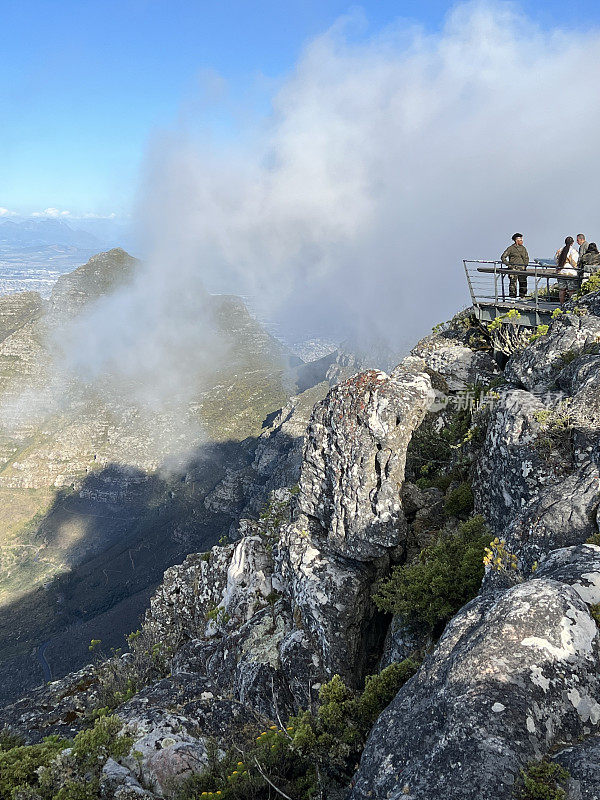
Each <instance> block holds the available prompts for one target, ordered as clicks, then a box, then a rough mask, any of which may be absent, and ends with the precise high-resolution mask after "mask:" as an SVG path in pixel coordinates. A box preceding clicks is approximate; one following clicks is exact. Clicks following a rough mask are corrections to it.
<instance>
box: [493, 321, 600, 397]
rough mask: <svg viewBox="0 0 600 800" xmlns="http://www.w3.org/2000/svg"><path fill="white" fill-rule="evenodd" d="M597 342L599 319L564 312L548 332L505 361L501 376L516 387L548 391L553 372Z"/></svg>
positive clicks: (599, 336)
mask: <svg viewBox="0 0 600 800" xmlns="http://www.w3.org/2000/svg"><path fill="white" fill-rule="evenodd" d="M598 342H600V318H599V317H597V316H595V315H593V314H589V313H588V314H584V315H579V314H575V313H566V314H562V315H561V316H559V317H558V319H556V320H554V321H553V322H552V325H551V327H550V330H549V332H548V333H547V334H546V335H545V336H541V337H540V338H539V339H537V340H536V341H535V342H533V343H532V344H530V345H528V346H527V347H525V348H524V349H523V350H519V351H518V352H517V353H515V354H514V355H513V356H511V358H510V359H509V361H508V363H507V365H506V368H505V371H504V374H505V377H506V378H507V380H509V381H510V382H511V383H514V384H516V385H517V386H523V387H524V388H525V389H527V390H529V391H530V392H531V391H536V392H542V391H547V390H548V389H551V388H552V387H553V386H554V384H555V381H556V376H557V373H558V372H560V370H561V369H562V368H563V367H564V366H565V364H566V363H567V360H568V359H569V358H572V357H573V355H578V354H581V353H583V351H584V350H585V349H586V348H588V347H590V346H591V345H594V344H596V343H598Z"/></svg>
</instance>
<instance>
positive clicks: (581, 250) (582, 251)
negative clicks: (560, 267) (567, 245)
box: [577, 233, 589, 261]
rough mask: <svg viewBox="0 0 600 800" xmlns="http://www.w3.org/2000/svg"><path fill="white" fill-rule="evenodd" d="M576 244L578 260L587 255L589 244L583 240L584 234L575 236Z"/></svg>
mask: <svg viewBox="0 0 600 800" xmlns="http://www.w3.org/2000/svg"><path fill="white" fill-rule="evenodd" d="M577 244H578V245H579V260H580V261H581V259H582V257H583V256H584V255H585V254H586V253H587V251H588V247H589V244H588V243H587V242H586V240H585V233H578V234H577Z"/></svg>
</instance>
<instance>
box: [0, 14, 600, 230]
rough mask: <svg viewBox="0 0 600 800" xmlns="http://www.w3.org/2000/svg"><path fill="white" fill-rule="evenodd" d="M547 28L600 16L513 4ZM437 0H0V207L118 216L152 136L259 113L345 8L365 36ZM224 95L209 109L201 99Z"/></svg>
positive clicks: (232, 131) (227, 127)
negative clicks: (357, 15)
mask: <svg viewBox="0 0 600 800" xmlns="http://www.w3.org/2000/svg"><path fill="white" fill-rule="evenodd" d="M518 5H519V7H520V8H522V9H523V10H524V11H525V13H526V14H528V15H529V16H530V18H531V19H532V20H534V21H535V22H536V23H537V24H539V25H541V26H542V27H554V26H560V27H564V28H567V29H573V28H575V29H581V30H584V29H586V28H587V27H591V26H595V25H597V24H598V23H599V22H600V4H598V2H597V0H575V1H574V2H571V3H570V4H569V6H568V7H567V6H565V4H564V3H563V2H558V0H551V1H550V2H532V1H529V2H523V3H519V4H518ZM451 6H452V4H450V3H447V2H439V1H438V0H420V1H419V2H417V0H407V1H406V2H392V1H391V0H369V1H368V2H363V3H360V4H351V3H348V2H344V1H343V0H286V2H281V0H248V1H247V2H242V0H220V2H219V1H218V0H210V1H204V0H196V1H195V2H194V1H193V0H186V2H181V0H118V2H115V1H114V0H93V1H92V0H76V1H75V2H72V1H69V0H62V2H56V1H55V2H40V1H39V0H38V2H31V1H28V0H23V2H18V3H17V2H13V0H0V12H1V19H2V26H1V28H0V52H1V53H2V62H3V69H2V82H1V85H0V207H3V208H6V209H10V210H14V211H16V212H18V213H21V214H29V213H32V212H34V211H39V210H41V209H44V208H47V207H54V208H58V209H68V210H70V211H71V213H73V214H85V213H96V214H109V213H112V212H116V213H117V214H119V215H122V214H126V213H127V212H128V211H129V209H130V205H131V202H132V199H133V197H134V195H135V190H136V185H137V181H138V173H139V169H140V164H141V161H142V159H143V155H144V152H145V150H146V148H147V146H148V142H149V141H150V140H151V137H152V136H153V134H154V133H155V132H156V131H158V130H160V129H162V128H170V127H173V126H176V125H177V124H178V119H179V120H181V118H182V116H183V118H184V120H185V121H187V122H189V121H190V120H193V121H194V125H196V126H199V127H202V125H203V124H207V125H212V126H213V128H214V130H215V131H216V135H218V136H223V137H227V136H235V135H238V133H239V132H240V130H243V127H244V119H251V118H254V117H255V116H256V115H258V116H260V115H264V114H266V113H268V110H269V98H270V97H271V96H272V94H273V93H274V92H275V91H276V89H277V86H278V84H279V82H280V81H282V80H283V79H284V78H285V76H286V75H287V74H289V72H290V71H291V70H292V69H293V67H294V64H295V62H296V60H297V58H298V55H299V53H300V52H301V50H302V47H303V45H304V44H305V43H306V42H307V41H309V40H310V39H311V38H313V37H314V36H316V35H318V34H320V33H322V32H323V31H324V30H326V29H327V28H328V27H329V26H330V25H331V24H333V23H334V22H335V20H336V19H337V18H338V17H340V16H341V15H343V14H346V13H348V12H349V11H351V10H352V9H360V10H361V12H362V13H363V14H364V18H365V25H364V26H363V27H362V28H360V27H359V29H357V33H356V35H357V36H368V35H370V34H372V33H374V32H377V31H378V30H380V29H381V28H383V27H385V26H386V25H388V24H390V23H393V22H395V21H396V20H398V19H399V18H406V19H409V20H412V21H414V22H417V23H420V24H422V25H423V26H424V27H425V28H426V29H427V30H436V29H438V28H440V27H441V25H442V24H443V20H444V16H445V14H446V13H447V11H448V10H449V8H450V7H451ZM211 93H212V94H214V95H215V96H219V97H221V99H223V98H224V99H225V101H226V102H225V105H224V107H225V108H226V109H228V110H229V113H224V112H220V115H219V116H218V117H217V118H215V116H214V113H213V112H212V111H211V110H210V107H209V104H208V103H207V98H208V99H210V97H211Z"/></svg>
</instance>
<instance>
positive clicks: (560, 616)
mask: <svg viewBox="0 0 600 800" xmlns="http://www.w3.org/2000/svg"><path fill="white" fill-rule="evenodd" d="M599 655H600V642H599V633H598V628H597V626H596V624H595V622H594V620H593V619H592V617H591V616H590V614H589V611H588V608H587V606H586V604H585V603H584V602H583V601H582V599H581V597H580V596H579V594H578V593H577V591H575V589H574V588H572V587H571V586H568V585H565V584H562V583H559V582H557V581H555V580H550V579H534V580H530V581H528V582H526V583H524V584H521V585H519V586H515V587H513V588H511V589H509V590H507V591H505V592H498V593H495V594H491V595H489V596H487V597H479V598H476V599H475V600H473V601H471V603H469V604H468V605H467V606H465V607H464V608H463V609H462V610H461V611H460V612H459V613H458V614H457V616H456V617H455V618H454V619H453V620H452V621H451V622H450V623H449V625H448V626H447V628H446V630H445V632H444V634H443V636H442V638H441V640H440V642H439V644H438V647H437V649H436V650H435V652H434V653H433V655H432V656H431V657H429V658H428V659H427V661H426V662H425V664H424V665H423V666H422V668H421V669H420V671H419V672H418V673H417V675H416V676H415V677H414V678H412V679H411V680H410V681H409V682H408V683H407V684H405V685H404V687H403V688H402V689H401V690H400V692H399V693H398V695H397V696H396V698H395V699H394V700H393V701H392V703H391V704H390V706H388V708H387V709H386V710H385V711H384V712H383V714H382V715H381V716H380V718H379V719H378V720H377V722H376V723H375V726H374V728H373V730H372V732H371V735H370V737H369V740H368V742H367V745H366V748H365V751H364V753H363V756H362V759H361V764H360V769H359V771H358V774H357V776H356V778H355V781H354V787H353V789H352V791H351V792H350V795H349V798H351V800H366V798H369V797H371V798H372V797H381V798H383V797H385V798H389V800H400V798H409V800H410V798H413V800H417V798H418V800H430V799H431V800H434V798H435V800H437V799H438V798H439V797H444V798H445V800H446V799H447V800H480V798H482V797H485V798H494V800H508V799H509V798H511V797H512V793H513V787H514V782H515V780H516V778H517V776H518V774H519V770H520V768H521V767H522V766H524V765H525V764H526V763H527V762H528V761H530V760H534V759H539V758H541V757H542V756H544V755H545V754H546V753H547V752H548V751H549V750H550V749H551V748H552V747H553V746H555V745H556V744H558V743H561V742H575V741H576V740H577V738H578V737H580V736H582V735H588V734H590V733H593V732H594V731H596V730H597V729H598V724H599V723H600V705H599V704H598V702H597V699H596V698H597V697H598V691H599V689H600V677H599V676H598V670H597V663H598V657H599Z"/></svg>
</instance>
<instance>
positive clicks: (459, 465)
mask: <svg viewBox="0 0 600 800" xmlns="http://www.w3.org/2000/svg"><path fill="white" fill-rule="evenodd" d="M446 414H447V423H446V424H445V425H443V426H442V427H441V428H440V429H439V430H438V427H437V426H438V421H439V418H433V417H426V418H425V420H424V421H423V422H422V423H421V425H420V426H419V427H418V428H417V429H416V431H415V432H414V433H413V435H412V438H411V440H410V443H409V445H408V450H407V453H406V475H407V478H408V479H409V480H413V481H416V482H418V481H419V479H421V478H423V479H425V480H426V481H427V482H428V485H427V486H424V485H423V483H424V482H423V481H421V483H420V486H421V488H428V487H429V486H435V485H437V483H436V481H437V480H439V479H440V478H442V477H444V476H445V475H446V474H447V473H449V472H454V473H455V474H459V475H460V478H459V479H460V480H463V479H464V477H465V476H464V472H463V467H464V460H463V459H462V454H461V452H460V447H461V445H462V444H463V442H464V439H465V437H466V436H467V433H468V431H469V428H470V426H471V412H470V410H469V409H456V410H452V412H451V413H450V412H446Z"/></svg>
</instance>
